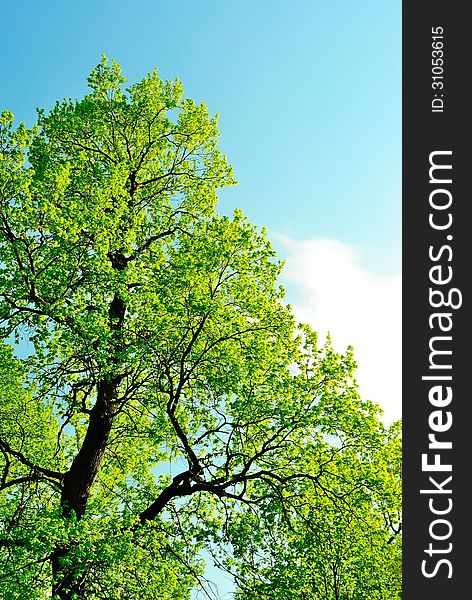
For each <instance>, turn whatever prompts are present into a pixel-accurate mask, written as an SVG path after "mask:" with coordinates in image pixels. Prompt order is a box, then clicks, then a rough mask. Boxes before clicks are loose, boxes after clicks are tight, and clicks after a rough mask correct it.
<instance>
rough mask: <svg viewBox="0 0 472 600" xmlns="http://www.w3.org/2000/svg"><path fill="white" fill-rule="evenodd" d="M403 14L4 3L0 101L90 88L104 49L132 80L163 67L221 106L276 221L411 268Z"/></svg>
mask: <svg viewBox="0 0 472 600" xmlns="http://www.w3.org/2000/svg"><path fill="white" fill-rule="evenodd" d="M400 21H401V11H400V3H399V2H398V1H393V0H383V1H382V2H378V0H361V1H359V2H352V1H351V0H342V1H341V0H332V1H331V2H322V1H317V0H298V1H297V0H295V1H292V2H289V1H288V0H240V1H233V2H228V1H227V2H225V1H221V0H207V1H196V0H194V1H191V0H181V1H179V2H176V3H173V2H162V1H159V0H137V1H136V2H133V3H131V2H120V1H119V0H114V1H111V0H102V1H98V2H91V1H89V0H85V1H82V2H80V3H79V2H77V3H72V2H70V3H64V2H58V1H57V0H48V1H46V2H43V3H41V4H38V3H37V2H32V1H31V0H26V1H23V2H21V3H8V4H5V5H4V7H3V8H2V22H3V25H2V35H1V36H0V57H1V58H0V61H1V72H2V86H1V89H0V106H1V107H3V108H9V109H10V110H12V112H14V113H15V115H17V116H18V118H20V119H24V120H26V121H28V122H30V121H31V119H32V118H33V117H34V108H35V107H36V106H40V107H48V106H50V105H51V103H52V102H53V101H54V100H55V99H57V98H62V97H77V96H79V95H82V94H83V93H84V92H85V89H86V88H85V79H86V76H87V74H88V73H89V72H90V70H91V69H92V67H93V66H94V65H95V64H96V63H97V62H98V61H99V59H100V55H101V54H102V53H105V54H107V56H109V57H112V58H115V59H116V60H117V61H118V62H120V63H121V65H122V66H123V69H124V72H125V74H126V75H127V77H128V79H129V81H131V82H132V81H135V80H137V79H138V78H141V77H142V76H143V75H144V74H145V73H146V72H148V71H150V70H151V69H152V68H153V67H155V66H157V67H158V69H159V71H160V74H161V76H162V77H164V78H166V79H169V78H174V77H176V76H177V77H179V78H180V79H181V80H182V81H183V84H184V88H185V91H186V94H187V95H188V96H189V97H192V98H195V99H197V100H204V101H205V102H206V103H207V104H208V106H209V108H210V111H211V112H212V113H216V112H218V113H219V114H220V115H221V117H220V126H221V133H222V137H221V147H222V148H223V149H224V151H225V152H226V153H227V155H228V157H229V159H230V161H231V162H232V163H233V165H234V167H235V171H236V176H237V178H238V181H239V182H240V183H239V186H237V187H236V188H234V189H230V190H225V191H224V192H223V193H222V194H221V198H222V206H221V208H222V209H223V210H227V211H230V210H231V209H232V207H233V206H239V207H241V208H243V209H244V211H245V212H246V213H247V214H248V215H249V217H250V218H251V219H252V220H253V221H254V222H256V223H258V224H261V225H266V226H267V227H268V228H269V231H279V232H282V233H287V234H290V235H293V236H295V237H297V238H307V237H313V236H317V235H322V236H325V237H330V238H336V239H342V240H343V241H345V242H347V243H352V244H355V245H356V246H357V247H358V248H359V249H360V251H361V253H362V259H363V260H364V261H365V264H366V265H367V266H368V267H369V268H372V269H374V270H376V271H379V272H389V273H393V272H397V271H398V270H399V265H400V189H401V188H400V169H401V167H400V161H401V153H400V143H401V122H400V118H401V114H400V111H401V102H400V95H401V79H400V68H401V66H400V65H401V29H400Z"/></svg>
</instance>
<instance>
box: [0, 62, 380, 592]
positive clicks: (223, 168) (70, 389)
mask: <svg viewBox="0 0 472 600" xmlns="http://www.w3.org/2000/svg"><path fill="white" fill-rule="evenodd" d="M88 83H89V86H90V88H91V91H90V93H89V94H87V95H86V96H85V97H84V98H83V99H81V100H78V101H72V100H64V101H62V102H58V103H56V105H55V106H54V108H53V109H52V110H51V111H50V112H49V113H47V114H46V113H45V112H43V111H38V121H37V124H36V125H35V126H34V127H33V128H32V129H27V128H26V127H25V126H24V125H20V126H19V127H17V128H16V129H15V128H14V126H13V116H12V114H11V113H9V112H7V111H5V112H3V113H2V117H1V124H0V148H1V163H0V165H1V166H0V264H1V269H0V320H1V327H2V336H3V345H2V347H1V353H2V367H1V371H0V377H1V383H2V389H1V391H0V411H1V414H0V417H1V425H0V453H1V454H0V461H1V463H0V465H1V468H2V475H1V483H0V490H1V491H0V494H1V495H0V527H1V530H0V560H1V564H2V575H1V577H2V579H3V583H4V589H5V590H6V592H4V597H5V598H12V599H14V598H21V599H28V598H34V599H38V598H47V597H51V596H52V597H54V598H57V599H59V600H71V599H72V598H75V599H81V598H87V599H93V598H97V599H98V598H107V599H114V598H149V599H151V598H152V599H154V598H163V599H165V598H172V599H179V598H182V599H184V598H188V597H189V593H190V590H191V589H192V588H193V587H195V586H196V585H203V584H202V581H203V568H204V566H203V562H202V559H201V555H200V554H199V552H200V550H201V548H202V547H203V546H205V545H208V544H209V541H210V540H215V539H220V541H221V543H223V544H226V543H228V542H227V541H226V540H224V539H223V538H221V536H220V533H221V531H225V528H227V526H228V524H230V523H231V522H232V520H235V519H241V518H243V517H244V510H243V508H244V507H251V509H252V513H251V514H257V515H258V519H259V521H258V522H260V523H261V528H263V527H264V526H263V525H262V523H263V522H264V519H265V517H264V513H263V510H264V508H265V507H266V505H267V503H269V504H270V506H273V507H275V508H274V510H275V509H276V510H277V511H279V513H280V515H281V517H280V518H281V520H282V522H286V523H289V521H290V512H291V511H292V510H293V509H294V507H296V506H297V498H298V497H299V496H300V494H302V495H305V496H306V494H307V491H306V490H310V494H311V496H312V497H313V498H314V499H315V500H316V501H315V502H312V507H313V511H312V512H313V514H312V515H311V516H310V519H311V520H313V522H316V519H318V518H319V517H320V514H319V511H324V510H325V506H327V505H328V504H329V502H332V501H333V500H334V499H336V498H338V497H339V498H341V497H343V498H344V497H345V498H348V497H349V496H350V495H351V493H352V490H353V487H352V486H353V483H355V488H356V489H357V488H358V487H362V489H364V490H365V494H366V497H367V498H368V500H366V502H367V503H368V502H369V501H370V502H371V503H372V502H373V498H374V494H373V492H371V491H369V490H371V487H372V486H370V484H369V483H368V482H367V481H366V480H365V470H362V469H361V470H360V471H359V473H358V474H356V473H354V472H353V473H351V476H350V477H349V478H348V480H347V479H346V478H345V477H344V476H343V475H340V469H341V466H339V467H337V468H336V469H330V468H329V465H330V464H333V465H334V464H335V463H336V464H337V463H339V462H341V463H342V461H343V460H344V458H345V457H346V461H347V463H346V464H349V461H352V453H353V452H354V454H355V455H356V456H357V460H358V462H359V464H364V463H366V462H368V461H371V460H373V459H375V456H377V453H378V452H380V451H381V449H382V448H383V447H384V445H385V443H384V441H385V431H384V427H383V425H382V423H381V421H380V420H379V419H378V414H377V412H378V411H377V409H376V407H375V406H373V405H372V404H371V403H369V402H366V401H363V400H362V399H361V398H360V397H359V395H358V394H357V391H356V386H355V382H354V380H353V370H354V367H355V363H354V360H353V356H352V352H351V350H348V351H347V353H346V354H345V355H339V354H337V353H336V352H334V350H333V348H332V346H331V343H330V341H329V340H328V341H327V343H326V344H324V345H321V346H320V345H319V343H318V340H317V336H316V334H315V333H314V332H313V331H311V330H310V328H309V327H307V326H298V325H297V324H296V323H295V320H294V317H293V315H292V312H291V309H290V307H289V306H287V305H285V304H284V303H283V289H282V288H281V287H280V286H278V284H277V278H278V276H279V274H280V270H281V266H282V265H281V263H280V262H277V260H276V257H275V253H274V252H273V250H272V248H271V245H270V243H269V241H268V240H267V239H266V234H265V232H264V231H263V230H262V231H260V230H258V229H257V228H256V227H254V226H252V225H251V224H250V223H248V222H247V220H246V219H245V217H244V216H243V215H242V213H241V212H240V211H235V213H234V215H233V217H232V218H228V217H224V216H219V215H218V214H217V213H216V211H215V206H216V200H217V193H216V192H217V189H219V188H221V187H223V186H226V185H231V184H233V183H234V178H233V174H232V170H231V167H230V166H229V164H228V163H227V161H226V159H225V158H224V156H222V154H221V153H220V152H219V150H218V148H217V138H218V128H217V119H216V118H211V117H210V116H209V114H208V111H207V108H206V107H205V106H204V105H203V104H199V105H198V104H196V103H194V102H193V101H191V100H188V99H183V92H182V87H181V84H180V83H179V82H178V81H172V82H164V81H162V80H161V79H160V78H159V77H158V74H157V72H156V71H154V72H152V73H151V74H149V75H148V76H147V77H145V78H144V79H143V80H142V81H141V82H139V83H137V84H134V85H131V86H130V87H128V88H125V87H124V84H125V79H124V77H123V76H122V74H121V71H120V68H119V66H118V65H117V64H116V63H114V62H112V63H111V64H109V63H108V61H107V60H106V59H105V58H104V59H103V60H102V61H101V63H100V64H99V65H98V66H97V67H96V68H95V69H94V70H93V71H92V73H91V75H90V77H89V79H88ZM353 448H357V449H358V450H357V453H356V452H355V451H354V450H353ZM360 448H363V450H362V452H360V451H359V449H360ZM346 468H347V467H346ZM373 487H374V488H375V485H374V486H373ZM307 497H308V496H307ZM323 499H324V500H323ZM281 531H282V530H281ZM283 597H284V596H283V594H282V592H281V595H280V598H283Z"/></svg>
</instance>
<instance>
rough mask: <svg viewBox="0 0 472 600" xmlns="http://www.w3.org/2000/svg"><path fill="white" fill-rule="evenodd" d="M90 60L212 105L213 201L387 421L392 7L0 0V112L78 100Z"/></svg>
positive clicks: (393, 293) (396, 221) (397, 242)
mask: <svg viewBox="0 0 472 600" xmlns="http://www.w3.org/2000/svg"><path fill="white" fill-rule="evenodd" d="M102 53H104V54H106V55H107V56H108V57H110V58H114V59H116V60H117V61H118V62H119V63H120V64H121V65H122V67H123V70H124V73H125V75H126V76H127V77H128V80H129V81H130V82H134V81H136V80H138V79H140V78H141V77H143V76H144V75H145V74H146V73H147V72H148V71H150V70H152V69H153V68H154V67H157V68H158V69H159V72H160V75H161V77H163V78H165V79H170V78H174V77H178V78H179V79H181V80H182V82H183V84H184V89H185V92H186V95H187V96H188V97H192V98H194V99H196V100H204V101H205V102H206V104H207V105H208V106H209V109H210V112H211V113H219V114H220V130H221V135H222V137H221V148H222V149H223V150H224V152H225V153H226V154H227V156H228V158H229V160H230V162H232V164H233V165H234V168H235V173H236V177H237V179H238V181H239V185H238V186H236V187H234V188H231V189H227V190H223V191H222V192H221V194H220V199H221V202H220V210H221V211H223V212H226V213H231V212H232V210H233V208H234V207H240V208H242V209H243V210H244V212H245V213H246V214H247V215H248V216H249V218H250V219H251V220H252V221H253V222H255V223H256V224H258V225H261V226H262V225H263V226H266V227H267V228H268V232H269V236H270V237H272V238H273V239H274V242H275V245H276V247H277V248H278V249H279V250H280V252H281V254H282V255H283V256H284V257H286V258H287V273H286V277H285V279H284V282H285V284H286V286H287V290H288V297H289V299H290V300H291V301H292V302H293V303H294V305H295V309H296V311H298V313H297V314H298V315H300V318H301V319H302V318H303V319H306V320H308V321H310V322H311V323H312V324H313V326H314V327H315V328H316V329H319V330H321V331H325V330H327V329H330V330H331V331H332V332H333V334H334V338H335V341H336V339H337V340H338V341H339V343H340V345H341V346H342V345H344V346H345V345H346V344H347V343H353V344H354V347H355V349H356V350H357V349H358V354H357V356H358V360H359V365H360V371H359V372H360V381H361V389H364V390H365V391H366V393H367V394H368V395H370V396H372V397H373V399H374V400H376V401H378V402H379V403H380V404H382V405H383V406H384V408H385V409H386V411H387V415H388V417H389V418H394V417H395V418H396V417H398V415H399V406H400V398H399V386H400V372H399V369H400V366H399V357H400V355H399V347H400V345H399V344H400V338H399V318H400V296H399V291H400V260H401V3H400V2H398V1H397V0H382V2H379V0H359V1H358V2H353V1H352V0H331V1H330V2H326V1H322V0H291V1H289V0H239V1H236V0H235V1H233V2H229V1H226V2H225V1H222V0H206V1H203V0H201V1H197V0H180V1H179V2H163V1H160V0H153V1H152V0H135V1H134V2H123V1H120V0H113V1H111V0H98V1H95V2H92V1H91V0H82V1H81V2H76V3H72V2H68V3H66V2H59V1H57V0H47V1H45V2H42V3H38V2H33V1H32V0H23V2H21V3H13V2H11V3H7V4H4V6H3V7H2V30H1V35H0V63H1V73H2V85H1V86H0V110H1V109H4V108H8V109H10V110H11V111H12V112H13V113H15V115H16V116H17V118H18V119H20V120H24V121H26V122H27V124H31V123H32V121H33V119H34V115H35V113H34V109H35V107H45V108H48V107H50V106H51V105H52V103H53V102H54V101H55V100H56V99H59V98H63V97H78V96H81V95H83V94H84V93H85V92H86V84H85V80H86V77H87V75H88V73H89V72H90V70H91V69H92V68H93V66H94V65H95V64H97V63H98V62H99V60H100V55H101V54H102ZM386 340H388V342H386ZM380 359H381V360H380ZM376 361H377V362H376ZM382 369H385V370H384V371H382ZM375 378H376V380H375ZM386 382H387V385H386ZM362 386H364V387H362ZM385 388H388V394H390V395H389V396H388V394H387V395H385V393H384V392H383V389H385ZM223 587H224V586H223Z"/></svg>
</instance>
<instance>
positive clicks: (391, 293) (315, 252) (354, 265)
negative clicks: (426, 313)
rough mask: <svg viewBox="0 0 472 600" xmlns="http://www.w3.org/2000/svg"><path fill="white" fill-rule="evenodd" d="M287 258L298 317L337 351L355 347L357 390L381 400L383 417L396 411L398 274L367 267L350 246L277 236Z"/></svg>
mask: <svg viewBox="0 0 472 600" xmlns="http://www.w3.org/2000/svg"><path fill="white" fill-rule="evenodd" d="M277 238H278V240H279V241H280V242H281V244H282V246H283V248H284V249H285V253H286V255H287V258H286V267H285V269H284V275H283V279H284V280H285V281H286V282H287V283H290V288H291V289H292V290H293V291H294V292H295V294H296V298H297V299H296V302H294V303H293V309H294V311H295V314H296V316H297V319H299V320H300V321H301V322H305V323H309V324H310V325H311V326H312V327H313V328H314V329H315V330H316V331H318V332H319V333H320V334H321V335H322V336H325V335H326V333H327V332H328V331H330V332H331V336H332V339H333V345H334V347H335V349H336V350H338V351H344V350H345V348H346V347H347V346H348V345H352V346H354V355H355V358H356V361H357V363H358V365H359V368H358V371H357V380H358V382H359V384H360V393H361V394H362V395H363V397H365V398H369V399H371V400H373V401H374V402H376V403H378V404H380V406H381V407H382V408H383V409H384V411H385V412H384V419H385V420H386V421H388V422H390V421H392V420H395V419H398V418H400V416H401V278H400V276H383V275H379V274H377V273H372V272H369V271H368V270H366V269H365V268H364V267H363V266H362V264H361V262H360V259H359V255H358V253H357V251H356V249H355V248H354V247H353V246H350V245H348V244H345V243H343V242H340V241H337V240H332V239H326V238H317V239H312V240H301V241H300V240H294V239H293V238H290V237H288V236H283V235H278V236H277Z"/></svg>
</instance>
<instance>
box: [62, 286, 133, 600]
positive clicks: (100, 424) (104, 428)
mask: <svg viewBox="0 0 472 600" xmlns="http://www.w3.org/2000/svg"><path fill="white" fill-rule="evenodd" d="M125 312H126V307H125V305H124V303H123V301H122V300H121V299H119V298H118V297H117V296H115V297H114V298H113V301H112V302H111V304H110V309H109V319H110V329H111V330H112V331H113V332H114V337H115V340H114V341H115V348H114V357H112V361H113V362H114V363H115V365H116V367H117V372H118V370H119V361H118V359H117V356H118V353H119V352H120V351H121V349H122V340H121V338H120V335H121V329H122V326H123V321H124V317H125ZM121 380H122V376H121V375H115V376H114V377H111V378H110V379H108V380H102V381H99V382H98V383H97V400H96V403H95V405H94V407H93V408H92V409H91V411H90V413H89V423H88V428H87V432H86V434H85V437H84V440H83V442H82V446H81V448H80V450H79V452H78V453H77V455H76V456H75V458H74V460H73V461H72V464H71V466H70V469H69V470H68V471H67V473H66V474H65V476H64V480H63V490H62V494H61V509H62V513H63V515H64V517H65V518H66V519H67V518H71V517H72V515H73V514H75V517H76V518H77V519H81V518H82V516H83V515H84V513H85V510H86V508H87V502H88V498H89V494H90V489H91V487H92V485H93V483H94V481H95V479H96V477H97V474H98V472H99V470H100V467H101V464H102V461H103V457H104V454H105V451H106V448H107V443H108V439H109V437H110V432H111V426H112V423H113V418H114V416H115V413H114V411H115V401H116V398H117V391H118V386H119V384H120V382H121ZM70 551H71V547H70V546H69V547H67V546H65V547H64V546H58V547H57V548H55V549H54V551H53V552H52V554H51V567H52V574H53V581H54V583H53V589H52V592H53V597H55V598H58V599H59V600H73V599H75V600H80V599H82V598H84V599H85V596H84V593H85V592H84V591H83V590H82V589H81V588H82V584H81V579H82V576H81V573H79V572H75V571H74V569H73V568H69V569H67V568H65V567H64V564H63V560H64V559H65V558H67V555H68V554H69V552H70Z"/></svg>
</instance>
